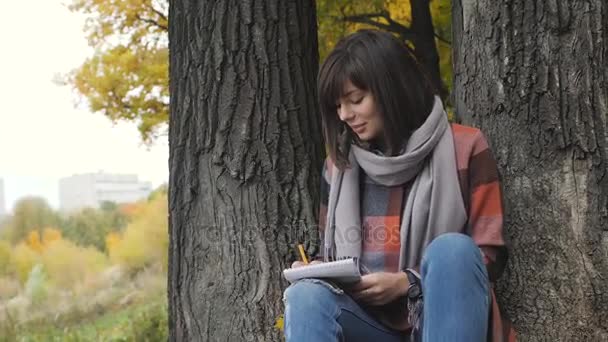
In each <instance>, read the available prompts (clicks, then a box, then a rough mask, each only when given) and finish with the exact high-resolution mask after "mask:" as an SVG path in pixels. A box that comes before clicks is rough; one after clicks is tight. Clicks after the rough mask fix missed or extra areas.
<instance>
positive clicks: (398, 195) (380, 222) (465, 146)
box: [317, 124, 516, 342]
mask: <svg viewBox="0 0 608 342" xmlns="http://www.w3.org/2000/svg"><path fill="white" fill-rule="evenodd" d="M451 128H452V133H453V136H454V147H455V153H456V163H457V169H458V179H459V183H460V188H461V190H462V196H463V201H464V204H465V208H466V210H467V213H468V221H467V223H466V224H465V226H464V227H462V233H465V234H467V235H469V236H471V238H472V239H473V240H474V241H475V243H477V245H478V246H479V248H480V249H481V251H482V254H483V258H484V263H485V264H486V267H487V270H488V275H489V277H490V282H491V283H494V282H495V281H496V280H497V279H498V278H499V276H500V275H501V273H502V271H503V269H504V266H505V264H506V260H507V253H506V248H505V243H504V240H503V231H502V230H503V229H502V227H503V207H502V195H501V189H500V183H499V180H498V170H497V166H496V161H495V160H494V158H493V156H492V154H491V152H490V149H489V147H488V143H487V140H486V138H485V137H484V135H483V134H482V133H481V131H480V130H478V129H476V128H472V127H467V126H462V125H458V124H452V125H451ZM334 169H335V166H334V165H333V163H332V162H331V160H330V159H329V158H327V159H326V161H325V163H324V166H323V177H321V208H320V215H319V227H320V237H321V246H322V245H323V236H324V229H325V219H326V216H327V202H328V198H329V182H330V180H331V174H332V172H334ZM408 185H409V184H404V185H401V186H394V187H387V186H383V185H380V184H376V183H374V182H373V181H372V180H371V179H370V178H368V177H362V181H361V192H360V193H361V213H362V224H363V227H362V253H361V258H362V261H363V263H364V264H365V265H366V266H367V267H368V268H369V269H370V270H371V271H372V272H379V271H384V272H397V271H398V263H399V249H400V239H399V229H400V226H401V213H402V211H403V206H404V205H405V200H406V196H407V191H406V189H407V186H408ZM378 237H380V238H378ZM317 258H318V259H322V256H321V255H318V256H317ZM491 292H492V293H491V299H492V304H491V313H490V320H489V322H490V326H489V329H488V335H489V336H488V341H491V342H511V341H515V339H516V338H515V331H514V330H513V329H512V327H511V325H510V324H509V322H508V321H507V320H504V319H503V317H502V316H501V313H500V310H499V307H498V303H497V301H496V297H495V294H494V290H493V289H492V291H491ZM370 312H371V313H372V314H373V315H375V316H376V317H377V318H378V320H380V321H381V322H383V323H384V324H385V325H387V326H389V327H391V328H393V329H396V330H404V331H405V330H408V329H409V325H408V323H407V308H406V305H405V304H404V301H403V300H402V299H400V300H396V301H395V302H393V303H389V304H387V305H385V306H382V307H380V308H378V307H376V308H370Z"/></svg>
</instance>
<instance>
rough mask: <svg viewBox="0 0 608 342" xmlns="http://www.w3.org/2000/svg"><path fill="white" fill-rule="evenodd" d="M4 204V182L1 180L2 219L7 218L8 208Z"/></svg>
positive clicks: (0, 204)
mask: <svg viewBox="0 0 608 342" xmlns="http://www.w3.org/2000/svg"><path fill="white" fill-rule="evenodd" d="M5 205H6V204H5V202H4V181H3V180H2V179H0V218H3V217H4V216H6V206H5Z"/></svg>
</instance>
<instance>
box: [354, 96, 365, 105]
mask: <svg viewBox="0 0 608 342" xmlns="http://www.w3.org/2000/svg"><path fill="white" fill-rule="evenodd" d="M361 101H363V96H361V97H360V98H358V99H355V100H353V103H354V104H359V103H361Z"/></svg>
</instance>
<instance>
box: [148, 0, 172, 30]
mask: <svg viewBox="0 0 608 342" xmlns="http://www.w3.org/2000/svg"><path fill="white" fill-rule="evenodd" d="M146 5H147V6H148V8H149V9H150V10H151V11H152V12H154V13H156V14H157V15H158V16H159V17H160V18H161V19H162V20H164V21H166V22H168V21H169V20H168V19H167V16H166V15H165V13H163V12H161V11H159V10H157V9H156V8H154V6H153V5H152V4H146ZM168 29H169V28H167V30H168Z"/></svg>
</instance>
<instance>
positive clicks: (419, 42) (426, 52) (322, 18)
mask: <svg viewBox="0 0 608 342" xmlns="http://www.w3.org/2000/svg"><path fill="white" fill-rule="evenodd" d="M450 5H451V0H434V1H430V0H372V1H369V0H366V1H363V0H319V1H317V9H318V15H319V42H320V53H321V58H322V59H323V58H324V57H325V55H326V54H327V53H328V52H329V51H330V50H331V49H332V48H333V46H334V45H335V44H336V43H337V41H338V40H339V39H340V38H341V37H343V36H345V35H346V34H348V33H351V32H354V31H356V30H358V29H360V28H376V29H380V30H384V31H388V32H392V33H393V34H395V35H397V36H398V37H399V38H400V39H401V40H402V41H404V42H407V43H408V44H409V45H410V46H411V47H412V48H413V51H414V53H415V54H416V57H417V59H418V60H419V61H420V63H421V65H422V66H423V67H424V68H425V69H426V70H427V72H428V74H429V76H430V79H431V81H432V82H433V84H434V85H435V87H436V88H437V89H438V90H439V91H440V92H441V95H442V97H443V98H446V97H447V95H448V93H449V89H450V87H451V84H452V76H451V75H452V72H451V71H452V70H451V69H452V67H451V44H450V41H449V38H448V37H449V36H450V34H451V13H450Z"/></svg>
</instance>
